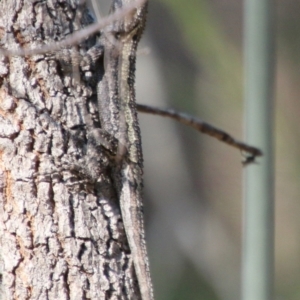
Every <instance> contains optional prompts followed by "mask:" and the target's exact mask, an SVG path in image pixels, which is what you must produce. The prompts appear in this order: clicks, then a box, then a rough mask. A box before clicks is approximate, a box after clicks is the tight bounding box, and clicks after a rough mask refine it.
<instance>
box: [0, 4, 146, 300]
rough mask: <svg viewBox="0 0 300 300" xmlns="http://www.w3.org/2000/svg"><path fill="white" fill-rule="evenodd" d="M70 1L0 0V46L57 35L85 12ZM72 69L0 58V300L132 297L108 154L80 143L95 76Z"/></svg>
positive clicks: (81, 20)
mask: <svg viewBox="0 0 300 300" xmlns="http://www.w3.org/2000/svg"><path fill="white" fill-rule="evenodd" d="M77 2H80V1H73V0H64V1H63V0H47V1H22V0H1V1H0V38H1V40H0V46H1V47H3V48H6V49H11V50H14V49H18V48H20V47H24V48H26V47H27V48H28V47H30V48H32V47H40V46H42V45H43V44H48V43H51V42H53V41H59V40H62V39H64V38H65V36H66V35H68V34H70V33H72V32H73V31H75V30H79V29H80V28H82V27H84V26H86V25H87V24H89V23H90V22H91V21H92V20H91V18H90V16H89V14H88V12H87V10H86V9H85V7H84V6H81V7H78V5H77V4H75V3H77ZM81 2H82V1H81ZM83 2H84V1H83ZM93 43H95V39H94V38H90V39H89V40H87V41H85V42H83V43H81V44H80V45H79V46H78V47H73V48H72V49H71V50H72V51H75V53H78V54H84V53H85V52H86V51H87V49H88V48H89V47H91V45H92V44H93ZM70 63H72V61H70ZM75 69H76V66H73V67H71V68H70V67H69V66H68V64H66V63H62V61H61V60H60V59H58V58H57V54H55V53H52V54H45V55H33V56H27V57H17V56H11V57H7V58H5V57H1V58H0V236H1V240H0V247H1V249H0V267H1V269H2V287H1V290H2V295H1V297H0V299H1V300H11V299H18V300H20V299H43V300H44V299H53V300H54V299H60V300H63V299H140V293H139V288H138V285H137V281H136V276H135V272H134V267H133V262H132V257H131V254H130V250H129V247H128V243H127V239H126V235H125V231H124V227H123V223H122V219H121V215H120V209H119V203H118V200H117V197H116V196H115V195H116V192H115V190H114V187H113V184H112V179H111V176H110V173H109V163H110V161H109V159H108V157H107V154H106V153H105V152H104V151H103V150H102V149H101V148H100V147H97V146H89V145H88V143H89V142H88V141H89V135H90V134H91V132H92V131H93V130H94V128H98V127H99V120H98V113H97V109H98V108H97V103H96V101H97V99H96V83H95V82H94V80H93V75H91V74H92V72H90V73H89V72H86V73H85V74H83V73H82V71H81V70H79V68H78V70H77V72H75V71H76V70H75ZM99 162H101V165H102V166H103V165H105V166H106V167H105V169H103V170H101V168H100V169H99V165H100V164H99ZM82 166H83V167H82ZM84 166H89V168H90V170H89V173H90V174H93V176H91V177H92V178H93V177H94V175H95V174H96V175H97V176H98V177H99V178H100V180H98V181H97V182H94V181H93V179H92V178H91V177H89V176H87V175H86V174H84V172H82V171H81V168H83V169H84Z"/></svg>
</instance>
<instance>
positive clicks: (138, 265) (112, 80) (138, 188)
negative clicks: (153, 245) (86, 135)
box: [97, 0, 154, 300]
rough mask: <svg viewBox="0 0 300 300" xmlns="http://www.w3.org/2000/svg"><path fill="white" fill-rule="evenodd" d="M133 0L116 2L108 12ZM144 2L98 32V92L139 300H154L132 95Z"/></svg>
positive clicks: (143, 23) (135, 116)
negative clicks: (112, 142)
mask: <svg viewBox="0 0 300 300" xmlns="http://www.w3.org/2000/svg"><path fill="white" fill-rule="evenodd" d="M133 2H134V1H133V0H114V1H113V7H112V10H116V9H121V8H122V6H124V5H126V4H132V3H133ZM146 10H147V3H146V2H145V3H144V4H143V5H142V6H141V7H138V8H136V9H134V10H133V12H132V14H130V15H128V16H126V17H125V18H124V19H122V20H120V21H116V22H114V23H113V24H111V26H110V27H109V28H108V29H107V30H106V31H104V32H102V33H101V38H100V39H101V40H100V44H101V45H102V46H103V48H101V50H99V49H100V48H98V52H99V53H100V52H101V54H102V52H103V66H104V69H103V70H102V71H100V72H99V77H100V80H99V83H98V90H97V97H98V105H99V118H100V123H101V128H102V130H104V131H105V132H107V133H108V134H110V135H111V136H112V137H114V138H116V139H117V140H118V151H117V154H116V158H115V161H116V163H115V168H114V172H113V173H114V174H113V177H114V181H115V185H116V189H117V193H118V198H119V202H120V208H121V214H122V218H123V222H124V227H125V231H126V235H127V239H128V243H129V247H130V250H131V253H132V259H133V263H134V267H135V272H136V276H137V280H138V283H139V288H140V293H141V298H142V300H153V299H154V297H153V289H152V283H151V277H150V271H149V263H148V255H147V249H146V243H145V230H144V219H143V203H142V188H143V177H142V176H143V157H142V150H141V137H140V130H139V124H138V118H137V109H136V99H135V86H134V81H135V60H136V49H137V45H138V42H139V40H140V37H141V35H142V33H143V29H144V26H145V19H146Z"/></svg>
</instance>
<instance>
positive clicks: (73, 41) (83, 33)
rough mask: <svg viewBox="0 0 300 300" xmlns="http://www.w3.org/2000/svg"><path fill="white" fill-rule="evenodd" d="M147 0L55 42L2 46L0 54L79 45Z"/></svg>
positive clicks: (21, 54)
mask: <svg viewBox="0 0 300 300" xmlns="http://www.w3.org/2000/svg"><path fill="white" fill-rule="evenodd" d="M145 1H146V0H136V1H135V2H134V3H132V4H129V5H126V6H124V7H123V8H122V9H119V10H116V11H115V12H114V13H113V14H111V15H109V16H108V17H105V18H102V19H101V21H98V22H97V23H94V24H92V25H90V26H87V27H86V28H84V29H81V30H79V31H76V32H75V33H73V34H71V35H69V36H67V37H66V38H65V39H63V40H62V41H59V42H53V43H51V44H48V45H44V46H41V47H38V48H35V49H30V48H29V49H18V50H7V49H3V48H0V54H1V55H4V56H26V55H36V54H45V53H48V52H54V51H58V50H61V49H64V48H66V47H68V46H73V45H77V44H78V43H79V42H80V41H82V40H84V39H86V38H87V37H88V36H90V35H92V34H94V33H96V32H98V31H99V30H100V29H103V28H104V27H106V26H108V25H110V24H111V23H112V22H115V21H118V20H120V19H122V18H124V17H125V16H127V15H129V14H130V13H131V12H132V11H133V10H134V9H136V8H137V7H139V6H141V5H143V3H144V2H145Z"/></svg>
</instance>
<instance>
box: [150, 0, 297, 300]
mask: <svg viewBox="0 0 300 300" xmlns="http://www.w3.org/2000/svg"><path fill="white" fill-rule="evenodd" d="M299 8H300V3H299V1H298V0H285V1H284V0H279V1H277V22H276V27H277V28H276V29H277V74H276V109H277V112H276V140H277V142H276V154H277V158H276V228H275V231H276V299H278V300H280V299H285V300H296V299H298V298H299V294H300V286H299V284H298V282H299V277H300V239H299V238H298V236H299V234H298V231H299V230H298V228H300V222H299V221H298V220H299V218H298V214H299V213H298V211H299V209H300V205H299V204H298V203H299V201H298V199H299V196H300V188H299V186H300V185H299V183H298V177H299V173H300V172H299V171H300V163H299V157H300V151H299V144H300V135H299V132H298V128H299V124H298V123H299V107H298V106H299V105H300V101H299V100H298V95H299V92H300V90H299V89H300V86H299V79H300V78H299V77H300V72H299V65H300V59H299V57H300V56H299V53H300V24H299V23H300V16H299V14H300V9H299ZM149 11H150V12H149V22H148V23H149V24H148V27H147V33H148V36H149V37H150V40H151V43H152V44H153V45H152V44H151V48H153V49H154V51H155V53H157V57H158V61H159V68H160V72H161V74H162V77H163V81H164V85H165V86H164V88H165V91H166V94H167V102H168V106H172V107H176V108H178V109H181V110H183V111H187V112H189V113H191V114H193V115H197V116H199V117H201V118H203V119H204V120H206V121H209V122H211V123H213V124H215V125H217V126H219V127H221V128H223V129H225V130H227V131H228V132H230V133H232V134H233V135H235V136H236V137H239V138H241V139H242V132H243V102H242V97H243V77H242V74H243V72H242V67H243V61H242V58H243V52H242V51H243V49H242V44H243V41H242V36H243V35H242V13H243V11H242V1H241V0H238V1H236V0H211V1H205V0H193V1H192V0H185V1H181V0H156V1H154V0H152V1H150V8H149ZM176 128H177V132H178V139H179V140H180V142H181V145H182V148H183V149H184V151H183V153H182V155H183V156H182V157H181V159H183V160H184V161H185V163H186V164H187V166H188V170H189V172H190V175H191V177H190V178H192V179H191V181H192V183H191V186H192V189H193V192H194V193H195V194H196V195H197V199H196V200H195V203H196V205H199V207H200V208H199V209H201V210H202V212H204V214H205V216H206V217H207V219H206V221H205V222H206V223H205V224H206V225H205V226H204V227H205V229H202V228H201V233H200V232H199V236H201V234H203V235H204V236H206V237H207V236H209V239H208V240H209V242H207V240H205V242H204V245H203V244H199V245H201V247H202V248H195V249H194V250H195V251H194V256H195V257H194V258H192V257H191V256H190V257H189V258H188V257H187V256H186V252H185V250H183V249H181V250H180V251H182V261H181V262H180V263H179V262H178V261H176V260H174V261H173V264H174V266H175V265H176V266H177V269H176V268H175V269H176V270H177V272H178V273H177V274H176V275H177V276H175V279H174V282H172V283H169V285H168V288H169V292H167V291H166V289H164V288H163V287H162V285H165V280H166V278H165V277H166V276H168V271H166V270H164V269H163V268H161V269H159V266H155V275H154V277H155V278H156V279H155V280H156V283H155V285H156V292H157V296H158V297H157V298H158V299H166V300H167V299H206V300H213V299H239V293H240V288H239V286H240V281H239V276H240V256H241V252H240V250H241V240H242V167H241V164H240V161H241V159H242V157H241V155H240V153H239V152H237V151H236V150H232V149H228V148H227V146H224V145H221V144H220V143H218V142H216V141H213V140H211V139H210V138H207V137H202V136H201V137H200V136H199V134H198V133H195V132H192V131H191V130H190V129H187V128H182V126H177V125H176ZM170 155H171V154H170ZM160 167H161V166H160ZM168 168H171V166H168ZM157 172H160V171H159V169H158V171H157ZM148 176H151V174H148ZM153 176H154V177H155V176H157V173H156V174H153ZM177 184H180V182H179V183H177ZM154 188H155V187H154ZM149 194H150V192H149ZM157 201H159V200H157ZM174 201H175V200H174ZM182 201H185V200H182ZM196 201H199V202H196ZM174 203H175V202H174ZM175 205H176V204H175ZM187 205H189V204H187ZM169 218H172V216H169ZM216 220H217V221H216ZM170 222H172V220H170ZM173 222H175V221H174V220H173ZM216 223H217V224H218V225H214V224H216ZM170 224H171V223H170ZM172 224H175V223H172ZM172 226H173V225H172ZM172 226H171V227H172ZM174 226H175V225H174ZM218 226H219V227H218ZM158 227H159V226H158ZM199 230H200V229H199ZM203 230H204V233H203V232H202V231H203ZM174 231H175V229H174ZM191 234H195V235H197V234H198V232H197V231H196V229H195V231H193V232H192V233H191ZM169 238H170V240H171V239H172V237H171V236H170V237H169ZM155 242H156V243H160V241H157V240H156V241H155ZM153 243H154V242H153ZM162 243H163V242H162ZM150 247H151V248H154V247H155V246H150ZM211 249H213V251H212V250H211ZM169 251H173V250H172V249H171V250H169ZM174 251H175V250H174ZM201 251H202V252H204V253H205V254H204V260H202V263H199V262H197V259H196V257H197V256H198V255H200V256H201V255H202V254H201ZM212 252H215V253H214V255H215V256H214V255H213V254H212V256H211V257H210V255H209V254H211V253H212ZM153 253H154V251H153ZM237 254H238V255H237ZM201 259H202V258H201ZM201 259H200V260H201ZM153 260H154V261H155V257H154V258H153ZM170 260H171V258H170ZM232 262H234V263H232ZM201 264H202V265H201ZM179 265H180V267H179ZM203 265H205V266H204V267H203ZM152 266H153V265H152ZM169 268H171V267H170V266H169ZM210 268H211V269H210ZM210 272H211V273H210ZM172 276H173V274H172ZM172 276H170V277H172ZM173 277H174V276H173ZM226 277H227V278H226ZM220 278H224V280H225V279H228V280H229V278H232V282H231V284H232V285H230V284H227V289H226V288H224V286H222V282H220ZM225 291H227V292H225Z"/></svg>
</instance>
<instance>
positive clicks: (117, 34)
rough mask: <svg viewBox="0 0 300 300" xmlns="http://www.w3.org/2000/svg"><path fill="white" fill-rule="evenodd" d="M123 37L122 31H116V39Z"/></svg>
mask: <svg viewBox="0 0 300 300" xmlns="http://www.w3.org/2000/svg"><path fill="white" fill-rule="evenodd" d="M120 38H121V33H120V32H116V33H115V39H116V40H119V39H120Z"/></svg>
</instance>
